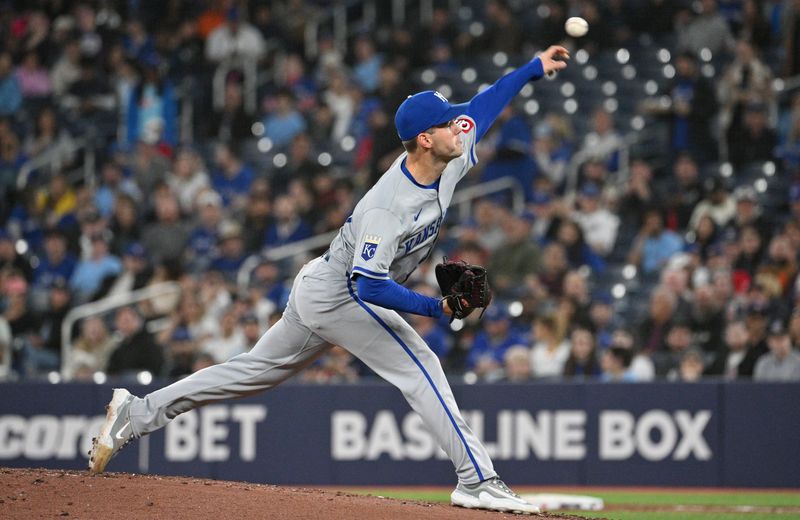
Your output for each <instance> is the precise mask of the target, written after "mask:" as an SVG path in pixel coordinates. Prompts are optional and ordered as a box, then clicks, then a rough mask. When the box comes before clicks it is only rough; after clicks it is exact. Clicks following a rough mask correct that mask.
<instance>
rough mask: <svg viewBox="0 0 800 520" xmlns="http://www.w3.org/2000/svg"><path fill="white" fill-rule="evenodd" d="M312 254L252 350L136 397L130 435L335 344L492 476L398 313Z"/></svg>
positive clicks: (474, 473)
mask: <svg viewBox="0 0 800 520" xmlns="http://www.w3.org/2000/svg"><path fill="white" fill-rule="evenodd" d="M337 267H338V266H337V265H336V264H333V263H331V264H329V263H328V262H326V261H325V260H324V259H322V258H317V259H315V260H313V261H311V262H309V263H308V264H306V265H305V266H304V267H303V269H302V270H301V271H300V273H299V274H298V275H297V277H296V278H295V281H294V285H293V286H292V291H291V295H290V297H289V303H288V305H287V307H286V310H285V312H284V314H283V317H282V318H281V319H280V321H278V322H277V323H276V324H275V325H274V326H273V327H271V328H270V329H269V330H268V331H267V332H266V333H265V334H264V335H263V336H262V337H261V339H259V340H258V342H257V343H256V344H255V346H254V347H253V348H252V350H251V351H250V352H248V353H245V354H240V355H238V356H235V357H233V358H231V359H230V360H228V361H227V362H225V363H222V364H219V365H215V366H212V367H209V368H206V369H203V370H201V371H199V372H196V373H194V374H192V375H191V376H189V377H187V378H185V379H182V380H180V381H177V382H175V383H173V384H171V385H169V386H167V387H164V388H162V389H160V390H157V391H155V392H152V393H150V394H148V395H146V396H145V397H144V398H136V399H135V401H134V402H133V404H132V405H131V408H130V420H131V425H132V427H133V431H134V432H135V434H136V436H137V437H140V436H142V435H145V434H148V433H150V432H153V431H155V430H157V429H159V428H162V427H163V426H165V425H166V424H167V423H168V422H170V421H171V420H172V419H174V418H175V417H176V416H178V415H179V414H181V413H184V412H187V411H189V410H192V409H194V408H197V407H199V406H203V405H205V404H209V403H214V402H217V401H222V400H225V399H229V398H233V397H243V396H248V395H252V394H256V393H258V392H262V391H264V390H268V389H270V388H272V387H274V386H276V385H278V384H280V383H281V382H283V381H285V380H286V379H288V378H290V377H291V376H293V375H294V374H296V373H297V372H298V371H300V370H302V369H303V368H304V367H306V366H308V365H309V364H311V363H312V362H313V361H314V360H315V359H316V358H318V357H319V356H321V355H322V354H323V353H324V352H325V351H326V350H327V349H328V348H330V345H340V346H342V347H343V348H345V349H347V350H348V351H350V352H351V353H352V354H353V355H354V356H356V357H358V358H359V359H361V360H362V361H363V362H364V363H365V364H366V365H367V366H368V367H370V368H371V369H372V370H374V371H375V372H376V373H377V374H378V375H379V376H381V377H382V378H384V379H385V380H386V381H388V382H389V383H391V384H393V385H394V386H396V387H397V388H399V389H400V391H401V392H402V393H403V395H404V396H405V398H406V400H408V402H409V404H410V405H411V407H412V408H413V409H414V411H415V412H417V413H418V414H419V415H420V416H421V417H422V419H423V421H424V423H425V425H426V427H427V428H428V429H429V431H430V432H431V434H432V435H433V436H434V438H435V439H436V441H437V442H438V443H439V445H440V446H441V447H442V449H444V451H445V452H446V453H447V455H448V456H449V457H450V460H452V461H453V464H454V465H455V468H456V473H457V475H458V479H459V481H461V482H463V483H466V484H472V483H476V482H479V481H481V480H484V479H487V478H491V477H493V476H495V475H496V473H495V471H494V468H493V466H492V461H491V459H490V458H489V454H488V453H487V452H486V449H485V448H484V446H483V445H482V444H481V443H480V441H479V440H478V439H477V437H475V435H474V434H473V433H472V430H471V429H470V428H469V426H467V424H466V423H465V422H464V419H463V418H462V416H461V413H460V412H459V410H458V406H457V405H456V402H455V399H454V397H453V392H452V390H451V389H450V385H449V384H448V382H447V379H446V378H445V375H444V372H443V371H442V367H441V364H440V362H439V359H438V358H437V357H436V355H435V354H434V353H433V352H432V351H431V349H430V348H428V346H427V345H426V344H425V342H424V341H423V340H422V338H421V337H420V336H419V334H417V333H416V332H415V331H414V329H412V328H411V326H410V325H409V324H408V323H406V322H405V321H404V320H403V319H402V318H401V317H400V315H399V314H398V313H397V312H395V311H392V310H388V309H385V308H382V307H377V306H374V305H370V304H367V303H365V302H363V301H361V300H359V299H358V298H357V297H356V296H355V294H354V293H353V289H352V287H351V285H350V283H349V281H348V277H347V273H346V272H344V271H343V270H342V272H340V269H338V268H337Z"/></svg>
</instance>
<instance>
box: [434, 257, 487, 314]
mask: <svg viewBox="0 0 800 520" xmlns="http://www.w3.org/2000/svg"><path fill="white" fill-rule="evenodd" d="M436 281H437V282H438V283H439V288H440V289H441V291H442V296H443V297H444V299H445V300H446V301H447V305H448V307H450V309H451V310H452V311H453V314H452V316H451V318H450V322H451V323H452V321H453V320H454V319H459V320H463V319H464V318H466V317H467V316H469V315H470V314H472V311H474V310H475V309H476V308H478V307H480V308H482V309H484V310H485V309H486V307H488V306H489V303H491V301H492V290H491V289H490V288H489V282H488V280H487V279H486V269H485V268H484V267H481V266H479V265H470V264H468V263H466V262H463V261H458V262H456V261H452V260H448V259H447V257H445V258H444V260H443V261H442V263H440V264H437V265H436ZM481 316H483V311H481Z"/></svg>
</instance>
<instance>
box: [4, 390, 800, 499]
mask: <svg viewBox="0 0 800 520" xmlns="http://www.w3.org/2000/svg"><path fill="white" fill-rule="evenodd" d="M152 388H153V387H152V386H150V387H139V388H131V390H132V391H134V392H136V393H138V394H140V395H141V394H144V393H146V391H147V390H149V389H152ZM453 390H454V392H455V394H456V399H457V400H458V402H459V403H460V404H461V407H462V409H463V410H464V414H465V417H466V418H467V420H468V421H469V422H470V424H471V425H472V428H473V430H475V431H476V433H477V434H478V436H479V437H481V438H482V439H483V440H484V442H485V443H486V445H487V447H488V449H489V450H490V451H491V453H492V456H493V459H494V461H495V465H496V469H497V471H498V472H499V473H500V475H501V476H502V477H503V478H504V479H507V480H508V481H509V482H513V483H514V484H516V485H521V484H534V485H535V484H542V485H544V484H562V485H575V484H589V485H616V484H619V485H658V486H676V485H679V486H754V487H800V472H798V471H797V468H800V444H799V443H798V442H797V432H800V413H798V408H797V403H798V402H800V384H756V383H721V382H714V383H698V384H669V383H653V384H595V383H585V384H527V385H506V384H495V385H491V386H483V385H455V386H454V387H453ZM0 395H2V396H3V397H2V399H0V466H16V467H19V466H43V467H48V468H72V469H77V468H83V467H85V466H86V458H87V455H86V454H87V452H88V451H89V447H90V444H91V437H92V435H94V433H95V432H96V431H97V429H98V424H99V422H101V421H102V419H103V416H102V415H101V414H99V412H100V411H101V410H103V407H104V405H105V404H106V402H107V401H108V399H109V397H110V395H111V386H109V385H82V384H60V385H51V384H39V383H18V384H4V385H0ZM110 469H111V470H113V471H128V472H139V471H140V472H150V473H156V474H165V475H191V476H198V477H212V478H219V479H230V480H246V481H253V482H267V483H274V484H314V485H328V484H332V485H404V484H414V485H440V484H442V485H446V484H452V483H453V480H454V475H453V471H452V466H451V464H450V462H449V460H447V459H446V458H445V457H444V454H443V453H442V452H440V451H439V450H438V449H437V448H436V447H435V445H434V443H433V440H432V439H431V437H430V435H429V434H428V433H427V432H426V431H425V429H424V427H423V425H422V423H421V421H420V420H419V418H418V416H416V414H414V413H413V412H411V411H410V409H409V408H408V405H407V404H406V403H405V401H404V400H403V398H402V396H401V395H400V393H399V392H398V391H397V390H396V389H394V388H393V387H391V386H388V385H384V384H379V383H375V384H358V385H333V386H306V385H286V386H283V387H279V388H277V389H275V390H273V391H271V392H267V393H264V394H261V395H258V396H255V397H251V398H247V399H242V400H235V401H227V402H225V403H222V404H216V405H210V406H207V407H204V408H202V409H200V410H197V411H194V412H190V413H188V414H185V415H183V416H180V417H178V418H177V419H176V420H175V421H173V422H172V423H171V424H170V425H169V426H168V427H167V428H166V429H165V430H163V431H160V432H157V433H155V434H154V435H152V436H150V437H149V438H145V439H143V440H142V441H139V442H138V443H135V444H133V445H131V446H130V447H128V448H127V449H126V450H124V451H123V452H121V453H120V455H119V456H118V457H117V459H115V460H114V461H113V462H112V464H111V467H110Z"/></svg>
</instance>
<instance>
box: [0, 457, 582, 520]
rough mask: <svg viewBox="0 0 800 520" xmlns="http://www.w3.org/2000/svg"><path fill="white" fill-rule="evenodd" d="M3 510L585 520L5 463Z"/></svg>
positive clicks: (177, 517) (21, 515)
mask: <svg viewBox="0 0 800 520" xmlns="http://www.w3.org/2000/svg"><path fill="white" fill-rule="evenodd" d="M0 518H3V519H14V520H16V519H20V520H21V519H26V520H27V519H34V518H73V519H75V518H78V519H87V520H94V519H99V518H101V519H103V520H112V519H126V520H128V519H140V518H141V519H144V518H147V519H153V518H159V519H160V518H164V519H168V520H184V519H185V520H189V519H191V520H198V519H204V518H215V519H218V520H223V519H226V518H235V519H236V520H246V519H251V518H253V519H255V518H258V519H260V520H267V519H269V520H271V519H276V520H277V519H281V520H283V519H325V520H331V519H340V518H341V519H370V520H395V519H399V518H402V519H419V518H424V519H425V520H440V519H441V520H445V519H453V520H455V519H470V518H474V519H481V518H482V519H484V520H491V519H498V520H499V519H501V518H509V519H510V518H516V519H519V518H535V519H536V520H547V519H552V520H585V519H584V518H581V517H576V516H570V515H554V514H541V515H532V516H527V517H520V516H518V515H511V514H502V513H492V512H488V511H470V510H466V509H461V508H456V507H452V506H448V505H444V504H431V503H427V502H416V501H411V500H395V499H389V498H379V497H373V496H363V495H351V494H348V493H342V492H336V491H324V490H318V489H307V488H297V487H287V486H269V485H260V484H248V483H245V482H224V481H218V480H202V479H196V478H188V477H159V476H152V475H131V474H127V473H108V474H104V475H99V476H91V475H89V474H88V473H87V472H82V471H57V470H47V469H8V468H0Z"/></svg>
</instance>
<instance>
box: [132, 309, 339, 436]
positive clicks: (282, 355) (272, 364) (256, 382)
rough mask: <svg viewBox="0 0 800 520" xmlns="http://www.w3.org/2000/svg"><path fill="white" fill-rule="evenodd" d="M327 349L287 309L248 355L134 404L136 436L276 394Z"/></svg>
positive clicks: (159, 391)
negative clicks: (209, 409) (206, 408)
mask: <svg viewBox="0 0 800 520" xmlns="http://www.w3.org/2000/svg"><path fill="white" fill-rule="evenodd" d="M327 348H328V346H327V344H326V343H325V341H324V340H322V339H321V338H320V337H319V336H317V335H316V334H314V333H313V332H312V331H311V330H310V329H308V327H306V326H305V325H303V323H302V322H301V321H300V319H299V318H298V316H297V314H296V313H294V312H293V311H292V310H291V308H287V310H286V312H285V313H284V316H283V318H281V319H280V320H279V321H278V322H277V323H276V324H275V325H273V326H272V327H271V328H270V329H269V330H268V331H267V332H266V333H265V334H264V335H263V336H261V339H259V340H258V342H257V343H256V345H255V346H254V347H253V349H252V350H251V351H250V352H248V353H245V354H240V355H238V356H236V357H233V358H231V359H230V360H228V361H226V362H225V363H222V364H219V365H214V366H211V367H208V368H205V369H203V370H201V371H199V372H196V373H194V374H192V375H190V376H189V377H187V378H185V379H182V380H180V381H177V382H175V383H173V384H171V385H169V386H166V387H164V388H162V389H160V390H156V391H155V392H153V393H151V394H148V395H147V396H145V397H144V398H142V399H139V398H135V399H134V401H133V403H132V404H131V406H130V420H131V426H132V428H133V432H134V435H136V436H137V437H140V436H142V435H144V434H147V433H150V432H152V431H155V430H157V429H159V428H161V427H163V426H165V425H166V424H167V423H168V422H169V421H171V420H172V419H173V418H175V417H176V416H177V415H179V414H182V413H184V412H187V411H189V410H191V409H193V408H197V407H198V406H202V405H204V404H208V403H212V402H215V401H222V400H224V399H229V398H232V397H244V396H247V395H251V394H255V393H258V392H261V391H263V390H267V389H269V388H272V387H274V386H276V385H278V384H280V383H281V382H283V381H285V380H286V379H288V378H289V377H291V376H292V375H294V374H295V373H297V372H298V371H300V370H302V369H303V368H304V367H306V366H307V365H309V364H310V363H311V362H313V361H314V359H316V358H317V357H319V355H321V354H322V353H323V352H324V351H325V350H326V349H327Z"/></svg>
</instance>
